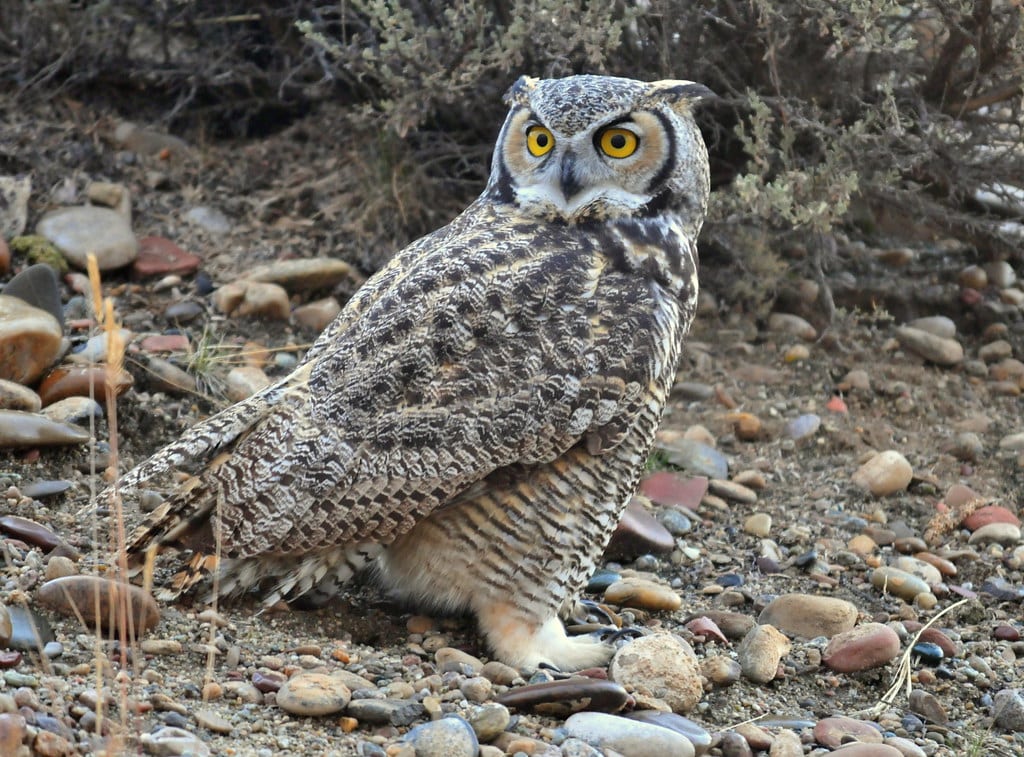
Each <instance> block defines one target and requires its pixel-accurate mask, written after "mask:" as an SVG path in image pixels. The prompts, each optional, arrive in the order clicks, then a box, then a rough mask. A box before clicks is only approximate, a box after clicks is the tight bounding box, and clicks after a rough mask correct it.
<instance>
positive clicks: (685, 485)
mask: <svg viewBox="0 0 1024 757" xmlns="http://www.w3.org/2000/svg"><path fill="white" fill-rule="evenodd" d="M640 492H641V493H642V494H644V495H645V496H647V497H649V498H650V499H651V501H652V502H654V503H655V504H658V505H667V506H673V505H679V506H682V507H687V508H689V509H691V510H696V509H697V507H698V506H699V505H700V501H701V500H702V499H703V498H704V495H705V494H707V492H708V479H707V478H706V477H704V476H693V477H689V478H687V477H684V476H680V475H679V474H678V473H671V472H669V471H658V472H657V473H653V474H651V475H650V476H648V477H647V478H645V479H644V480H643V481H642V482H640Z"/></svg>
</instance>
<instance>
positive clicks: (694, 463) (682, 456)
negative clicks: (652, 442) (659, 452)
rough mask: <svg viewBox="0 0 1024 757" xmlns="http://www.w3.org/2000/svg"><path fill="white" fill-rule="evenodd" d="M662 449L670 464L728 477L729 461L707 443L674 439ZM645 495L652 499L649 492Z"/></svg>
mask: <svg viewBox="0 0 1024 757" xmlns="http://www.w3.org/2000/svg"><path fill="white" fill-rule="evenodd" d="M662 449H663V450H664V452H665V456H666V458H667V459H668V461H669V462H670V463H672V465H676V466H678V467H680V468H682V469H683V470H686V471H689V472H690V473H693V474H695V475H698V476H707V477H708V478H728V477H729V461H728V460H727V459H726V457H725V455H723V454H722V453H721V452H719V451H718V450H716V449H715V448H714V447H710V446H708V445H707V444H703V443H701V442H696V441H693V440H692V439H676V440H674V441H673V442H672V443H671V445H668V446H665V447H663V448H662ZM645 493H646V492H645ZM647 496H649V497H651V499H652V500H654V497H652V496H651V495H650V494H648V495H647ZM654 501H657V500H654Z"/></svg>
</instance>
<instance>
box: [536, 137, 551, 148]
mask: <svg viewBox="0 0 1024 757" xmlns="http://www.w3.org/2000/svg"><path fill="white" fill-rule="evenodd" d="M547 146H548V135H547V134H538V135H537V147H547Z"/></svg>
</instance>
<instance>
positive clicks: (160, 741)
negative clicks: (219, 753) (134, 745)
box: [139, 726, 210, 757]
mask: <svg viewBox="0 0 1024 757" xmlns="http://www.w3.org/2000/svg"><path fill="white" fill-rule="evenodd" d="M139 740H140V741H141V742H142V746H143V747H144V748H145V750H146V751H147V752H149V753H150V754H157V755H173V754H188V755H192V757H209V754H210V747H208V746H207V745H206V744H204V743H203V742H202V740H201V739H200V738H199V737H198V736H196V735H195V734H193V733H189V732H188V731H186V730H185V729H184V728H176V727H174V726H165V727H163V728H158V729H157V730H155V731H153V732H152V733H144V734H142V737H141V738H140V739H139Z"/></svg>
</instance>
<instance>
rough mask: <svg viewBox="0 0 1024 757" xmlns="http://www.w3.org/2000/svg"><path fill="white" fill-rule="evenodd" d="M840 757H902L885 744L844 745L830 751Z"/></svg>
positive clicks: (898, 752) (893, 748)
mask: <svg viewBox="0 0 1024 757" xmlns="http://www.w3.org/2000/svg"><path fill="white" fill-rule="evenodd" d="M832 754H838V755H841V757H903V754H902V753H901V752H900V751H899V750H898V749H896V748H895V747H891V746H886V745H885V744H873V743H872V744H845V745H843V746H841V747H839V748H838V749H835V750H833V751H832Z"/></svg>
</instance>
